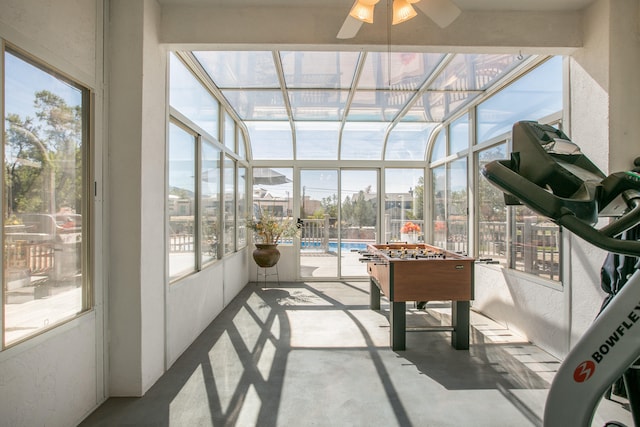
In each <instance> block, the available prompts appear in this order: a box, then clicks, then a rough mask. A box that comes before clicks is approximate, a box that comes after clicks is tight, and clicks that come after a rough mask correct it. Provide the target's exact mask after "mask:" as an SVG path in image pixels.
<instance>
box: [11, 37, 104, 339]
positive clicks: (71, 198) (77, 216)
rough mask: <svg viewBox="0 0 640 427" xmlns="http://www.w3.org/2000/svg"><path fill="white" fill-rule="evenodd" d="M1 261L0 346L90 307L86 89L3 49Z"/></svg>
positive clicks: (12, 51)
mask: <svg viewBox="0 0 640 427" xmlns="http://www.w3.org/2000/svg"><path fill="white" fill-rule="evenodd" d="M2 59H3V62H4V67H3V68H0V69H2V70H3V71H4V74H3V78H4V104H3V111H4V135H3V136H4V138H3V140H4V153H3V154H4V169H3V182H4V183H5V187H4V191H3V198H4V200H3V206H4V207H5V208H4V210H3V213H4V215H3V221H4V224H3V225H4V227H3V232H2V240H3V251H4V265H3V269H2V282H3V292H2V294H1V295H0V301H1V302H2V305H1V308H0V310H2V316H0V326H1V329H2V331H1V333H2V343H0V349H2V348H4V347H7V346H10V345H13V344H15V343H17V342H20V341H22V340H25V339H27V338H29V337H31V336H33V335H36V334H38V333H41V332H42V331H44V330H47V329H51V328H53V327H55V326H57V325H60V324H61V323H63V322H65V321H67V320H69V319H71V318H73V317H75V316H77V315H78V314H79V313H81V312H83V311H86V310H88V309H89V308H90V307H91V306H92V298H91V289H90V286H89V283H90V282H89V280H88V277H87V260H88V254H87V251H88V245H87V241H88V237H89V229H88V223H89V221H88V194H87V193H88V189H89V188H91V187H92V186H91V185H89V170H88V167H87V166H88V155H87V153H88V148H89V147H88V145H89V138H88V129H89V124H88V119H87V118H88V117H89V91H88V89H86V88H84V87H82V86H80V85H79V84H77V83H76V82H74V81H73V80H71V79H68V78H66V77H63V76H61V75H60V74H59V73H57V72H55V71H54V70H52V69H50V68H49V67H47V66H46V65H45V64H43V63H41V62H39V61H37V60H35V59H33V58H31V57H28V56H27V55H23V54H21V53H19V52H17V51H14V50H13V49H10V48H5V50H4V52H3V57H2Z"/></svg>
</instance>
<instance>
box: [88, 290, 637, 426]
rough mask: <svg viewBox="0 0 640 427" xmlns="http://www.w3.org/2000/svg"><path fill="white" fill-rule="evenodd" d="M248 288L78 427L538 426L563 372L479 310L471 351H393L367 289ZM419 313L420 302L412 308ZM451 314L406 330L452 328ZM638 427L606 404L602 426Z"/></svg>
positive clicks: (436, 313) (383, 315) (412, 342)
mask: <svg viewBox="0 0 640 427" xmlns="http://www.w3.org/2000/svg"><path fill="white" fill-rule="evenodd" d="M268 285H269V286H274V287H267V288H262V287H261V285H256V284H249V285H248V286H247V287H246V288H245V289H244V290H243V291H242V292H241V293H240V295H238V297H236V298H235V299H234V300H233V301H232V303H231V304H230V305H229V306H228V307H227V308H226V309H225V310H224V311H223V312H222V313H221V315H220V316H218V318H216V320H215V321H214V322H213V323H211V325H210V326H209V327H208V328H207V329H206V330H205V331H204V332H203V333H202V334H201V336H200V337H199V338H198V339H197V340H196V341H195V342H194V343H193V345H192V346H191V347H190V348H189V349H188V350H187V351H186V352H185V353H184V354H183V355H182V356H181V357H180V358H179V360H178V361H177V362H176V363H175V364H174V365H173V366H172V367H171V369H169V371H168V372H167V373H166V374H165V375H164V376H163V377H162V378H161V379H160V380H159V381H158V382H157V383H156V384H155V385H154V386H153V387H152V388H151V389H150V390H149V391H148V392H147V393H146V395H145V396H144V397H142V398H111V399H109V400H107V402H105V403H104V404H103V405H102V406H101V407H100V408H98V409H97V410H96V411H95V412H94V413H93V414H91V415H90V416H89V417H88V418H87V419H86V420H85V421H84V422H83V423H82V424H81V426H123V425H128V426H368V427H370V426H384V427H390V426H438V427H440V426H442V427H444V426H456V427H460V426H474V427H475V426H488V427H489V426H490V427H499V426H508V427H514V426H540V425H542V421H541V418H542V413H543V408H544V401H545V397H546V394H547V388H548V387H549V382H550V380H551V379H552V378H553V375H554V373H555V370H556V369H557V367H558V365H559V362H558V361H557V360H556V359H554V358H553V357H552V356H550V355H548V354H547V353H545V352H543V351H541V350H540V349H538V348H537V347H535V346H533V345H530V344H529V343H527V342H526V341H525V340H523V339H522V338H519V337H517V336H515V335H514V334H512V333H510V332H509V331H508V330H507V329H505V328H503V327H501V326H500V325H498V324H496V323H495V322H492V321H491V320H489V319H487V318H485V317H483V316H481V315H479V314H477V313H474V312H472V315H471V323H472V325H471V346H470V350H468V351H466V350H455V349H453V348H452V347H451V346H450V333H448V332H408V333H407V350H406V351H397V352H394V351H392V350H391V349H390V348H389V323H388V321H387V315H388V311H387V310H388V305H387V304H385V301H383V303H382V310H381V311H372V310H370V309H369V307H368V303H369V295H368V288H369V285H368V282H305V283H286V284H280V285H276V284H268ZM407 305H408V306H409V307H412V306H413V304H407ZM449 311H450V309H449V304H448V303H441V302H431V303H429V305H428V306H427V310H426V311H418V310H415V309H413V308H410V309H409V312H408V315H407V327H409V328H410V327H418V326H426V325H440V324H449ZM611 419H616V420H619V421H622V422H625V423H626V424H627V425H632V424H633V423H632V422H631V421H630V416H629V413H628V411H626V410H625V409H624V406H623V405H622V404H620V403H616V402H610V401H603V403H602V404H601V405H600V407H599V409H598V412H597V413H596V416H595V418H594V423H593V425H594V426H602V425H603V424H604V420H611Z"/></svg>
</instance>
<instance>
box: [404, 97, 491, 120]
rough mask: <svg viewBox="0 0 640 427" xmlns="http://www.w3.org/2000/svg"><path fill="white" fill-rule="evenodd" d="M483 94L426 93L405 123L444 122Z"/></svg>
mask: <svg viewBox="0 0 640 427" xmlns="http://www.w3.org/2000/svg"><path fill="white" fill-rule="evenodd" d="M480 93H481V92H425V93H424V94H423V95H422V96H421V97H420V100H419V101H418V102H416V103H415V104H414V105H413V106H412V107H411V108H410V109H409V111H408V112H407V114H405V115H404V116H403V118H402V119H403V121H419V122H442V121H443V120H446V119H447V118H449V117H450V116H451V115H452V114H454V113H455V112H457V111H458V109H459V108H461V107H462V106H463V105H464V104H466V103H468V102H471V100H473V99H474V98H475V97H477V96H478V95H480Z"/></svg>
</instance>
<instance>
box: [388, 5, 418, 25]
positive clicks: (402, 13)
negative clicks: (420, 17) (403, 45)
mask: <svg viewBox="0 0 640 427" xmlns="http://www.w3.org/2000/svg"><path fill="white" fill-rule="evenodd" d="M417 14H418V13H417V12H416V11H415V9H414V8H413V6H411V5H410V4H409V2H408V1H407V0H393V20H392V21H391V24H392V25H396V24H401V23H403V22H405V21H408V20H409V19H411V18H413V17H415V16H416V15H417Z"/></svg>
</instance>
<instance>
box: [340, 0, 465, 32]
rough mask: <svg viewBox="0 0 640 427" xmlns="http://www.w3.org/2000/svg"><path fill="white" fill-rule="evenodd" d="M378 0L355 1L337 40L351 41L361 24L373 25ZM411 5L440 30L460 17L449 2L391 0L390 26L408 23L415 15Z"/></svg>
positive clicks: (458, 9) (444, 0)
mask: <svg viewBox="0 0 640 427" xmlns="http://www.w3.org/2000/svg"><path fill="white" fill-rule="evenodd" d="M379 1H380V0H356V1H355V3H354V4H353V6H352V7H351V11H350V12H349V15H347V19H345V21H344V23H343V24H342V28H340V31H339V32H338V35H337V38H339V39H351V38H353V37H355V36H356V34H358V31H359V30H360V27H361V26H362V23H363V22H366V23H368V24H372V23H373V8H374V6H375V5H376V3H378V2H379ZM412 5H415V6H416V7H417V8H418V9H420V10H421V11H422V13H424V14H425V15H427V16H428V17H429V18H431V20H432V21H433V22H435V23H436V24H438V26H439V27H440V28H444V27H446V26H448V25H449V24H451V23H452V22H453V21H455V19H456V18H457V17H458V15H460V8H459V7H458V6H456V5H455V3H453V1H451V0H393V18H392V22H391V23H392V25H396V24H400V23H401V22H405V21H408V20H409V19H411V18H413V17H414V16H416V15H417V12H416V11H415V9H414V8H413V6H412Z"/></svg>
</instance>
